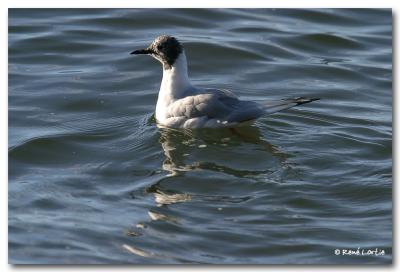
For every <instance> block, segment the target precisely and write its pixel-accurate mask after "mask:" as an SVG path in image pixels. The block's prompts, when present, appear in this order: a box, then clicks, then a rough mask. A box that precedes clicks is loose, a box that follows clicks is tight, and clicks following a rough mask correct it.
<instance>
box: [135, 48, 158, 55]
mask: <svg viewBox="0 0 400 272" xmlns="http://www.w3.org/2000/svg"><path fill="white" fill-rule="evenodd" d="M151 53H153V51H152V50H151V49H139V50H135V51H133V52H131V55H147V54H151Z"/></svg>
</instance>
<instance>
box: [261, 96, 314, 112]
mask: <svg viewBox="0 0 400 272" xmlns="http://www.w3.org/2000/svg"><path fill="white" fill-rule="evenodd" d="M315 100H319V98H306V97H297V98H289V99H282V100H275V101H265V102H263V103H262V105H263V109H264V110H265V113H266V114H271V113H274V112H278V111H281V110H286V109H289V108H292V107H295V106H298V105H302V104H307V103H310V102H312V101H315Z"/></svg>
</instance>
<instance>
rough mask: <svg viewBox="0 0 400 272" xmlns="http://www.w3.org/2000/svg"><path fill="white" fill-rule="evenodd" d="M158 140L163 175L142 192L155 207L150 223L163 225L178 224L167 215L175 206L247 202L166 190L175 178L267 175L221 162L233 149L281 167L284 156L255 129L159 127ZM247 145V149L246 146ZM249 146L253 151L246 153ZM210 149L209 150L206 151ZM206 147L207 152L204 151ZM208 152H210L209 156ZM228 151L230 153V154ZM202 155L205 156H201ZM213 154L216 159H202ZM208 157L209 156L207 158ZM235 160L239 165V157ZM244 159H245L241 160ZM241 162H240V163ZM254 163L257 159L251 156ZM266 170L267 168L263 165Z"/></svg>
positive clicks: (139, 228) (142, 228)
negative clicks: (194, 174)
mask: <svg viewBox="0 0 400 272" xmlns="http://www.w3.org/2000/svg"><path fill="white" fill-rule="evenodd" d="M159 132H160V139H159V142H160V144H161V147H162V150H163V153H164V156H165V159H164V161H163V163H162V169H163V170H164V171H166V172H167V174H166V175H164V176H163V177H162V178H161V179H160V180H158V181H157V182H156V183H154V184H152V185H151V186H149V187H147V188H146V189H145V194H150V195H153V197H154V202H155V203H156V206H155V207H152V208H150V209H149V210H148V211H147V213H148V216H149V218H150V222H154V221H158V222H160V221H161V222H165V223H166V224H174V225H179V224H181V221H182V220H180V219H181V218H178V217H177V216H176V215H173V214H171V212H170V211H169V209H168V207H169V205H174V204H177V203H185V202H190V201H193V200H200V201H207V202H209V201H216V202H218V203H228V202H229V203H239V202H242V201H247V200H248V197H247V196H243V197H232V196H221V195H213V194H212V192H211V194H207V195H200V194H191V193H187V192H182V191H177V190H176V189H175V190H174V189H171V187H168V185H167V184H168V181H170V180H174V179H176V178H177V177H182V176H185V175H187V173H188V172H190V171H201V170H209V171H219V172H224V173H225V174H228V175H233V176H236V177H249V176H257V175H259V176H262V175H264V174H268V173H270V172H269V171H271V169H265V170H264V169H263V170H243V169H242V170H239V169H234V166H229V165H230V164H229V163H225V162H227V161H229V160H230V159H231V157H232V156H234V154H236V153H235V150H237V149H239V148H243V147H244V149H245V150H246V152H247V153H249V154H250V156H251V155H252V152H253V151H254V150H255V149H257V151H259V150H261V151H262V152H263V153H266V155H267V157H268V158H271V157H273V158H274V160H275V161H276V160H278V161H279V162H278V164H284V163H285V161H286V158H287V155H286V154H285V153H283V152H281V151H280V150H279V149H278V148H277V147H276V146H274V145H272V144H270V143H269V142H268V141H266V140H265V139H263V137H262V133H261V131H260V129H259V128H258V127H257V126H247V127H239V128H234V129H229V128H227V129H199V130H176V129H170V128H163V127H160V128H159ZM247 145H249V146H247ZM251 145H253V147H252V148H253V149H254V150H247V148H251V147H250V146H251ZM210 147H211V148H210ZM208 148H210V149H208ZM209 152H214V153H211V154H209ZM229 152H232V154H230V153H229ZM204 154H206V155H204ZM213 154H216V156H218V157H219V158H218V159H217V160H210V159H204V156H206V157H205V158H207V155H208V156H212V155H213ZM208 158H209V157H208ZM237 159H239V162H240V160H241V159H242V158H237ZM244 159H245V158H244ZM244 159H243V160H244ZM253 159H254V160H258V161H259V158H257V156H256V155H254V158H253ZM266 168H268V166H266ZM150 222H147V223H146V222H141V223H138V224H137V225H136V227H133V228H132V229H131V230H129V231H128V235H129V236H131V237H132V236H140V235H141V233H143V231H145V228H146V225H148V224H150ZM124 248H125V249H126V250H128V251H129V252H131V253H133V254H135V255H140V256H143V250H141V249H137V248H133V247H131V246H129V245H124ZM146 254H147V255H148V256H155V255H154V254H155V253H154V252H148V253H146Z"/></svg>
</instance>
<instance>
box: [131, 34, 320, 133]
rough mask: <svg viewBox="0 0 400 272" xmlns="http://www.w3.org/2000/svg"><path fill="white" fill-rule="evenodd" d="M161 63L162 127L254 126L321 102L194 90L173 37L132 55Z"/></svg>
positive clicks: (159, 120)
mask: <svg viewBox="0 0 400 272" xmlns="http://www.w3.org/2000/svg"><path fill="white" fill-rule="evenodd" d="M131 54H134V55H143V54H144V55H150V56H151V57H153V58H155V59H157V60H158V61H159V62H161V64H162V66H163V77H162V81H161V87H160V91H159V93H158V99H157V105H156V112H155V118H156V121H157V124H158V125H160V126H161V127H170V128H189V129H192V128H206V127H207V128H219V127H230V128H232V127H235V126H240V125H245V124H249V123H252V122H253V121H255V120H256V119H257V118H259V117H262V116H265V115H269V114H272V113H275V112H278V111H281V110H285V109H288V108H291V107H294V106H297V105H302V104H306V103H309V102H311V101H315V100H318V98H304V97H298V98H293V99H282V100H275V101H264V102H260V103H259V102H254V101H245V100H240V99H239V97H237V96H236V95H234V94H233V93H232V92H231V91H229V90H223V89H210V88H201V87H195V86H193V85H192V84H191V82H190V80H189V76H188V68H187V60H186V54H185V51H184V48H183V46H182V44H181V43H180V42H179V41H178V40H177V39H176V38H174V37H172V36H168V35H162V36H159V37H157V38H156V39H155V40H154V41H153V42H152V43H151V44H150V45H149V46H148V47H147V48H145V49H140V50H135V51H133V52H131Z"/></svg>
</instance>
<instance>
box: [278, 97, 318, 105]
mask: <svg viewBox="0 0 400 272" xmlns="http://www.w3.org/2000/svg"><path fill="white" fill-rule="evenodd" d="M320 99H321V98H317V97H314V98H308V97H296V98H293V99H284V100H286V101H289V102H291V103H296V106H297V105H303V104H307V103H310V102H313V101H316V100H320Z"/></svg>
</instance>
